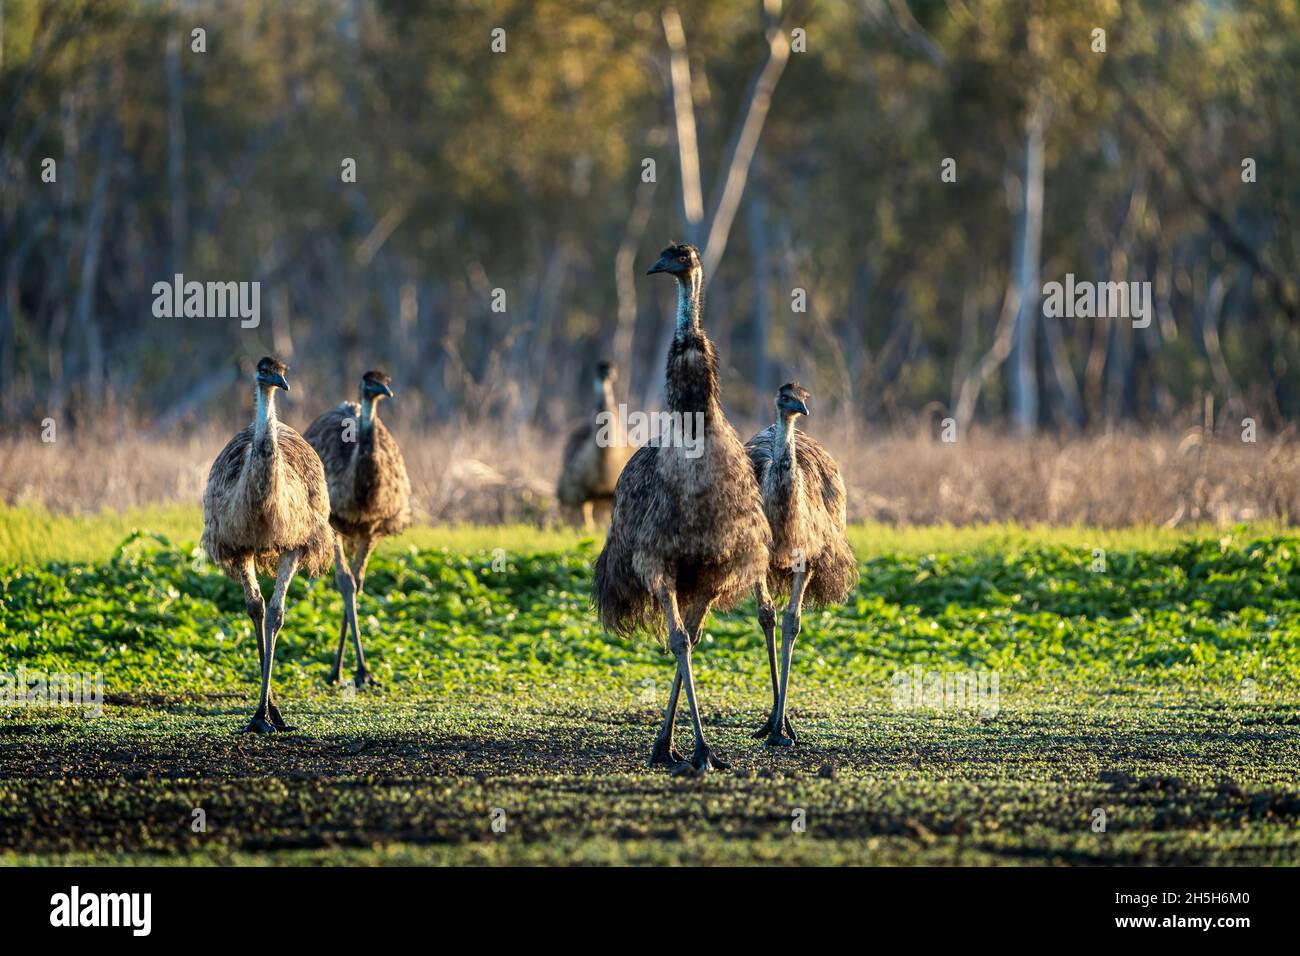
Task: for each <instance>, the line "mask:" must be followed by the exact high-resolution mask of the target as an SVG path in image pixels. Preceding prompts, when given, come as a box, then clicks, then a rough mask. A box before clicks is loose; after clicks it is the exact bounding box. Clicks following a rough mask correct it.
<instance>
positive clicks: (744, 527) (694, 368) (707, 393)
mask: <svg viewBox="0 0 1300 956" xmlns="http://www.w3.org/2000/svg"><path fill="white" fill-rule="evenodd" d="M660 273H662V274H666V275H670V276H672V277H673V279H674V280H676V282H677V314H676V330H675V333H674V335H673V339H672V344H671V346H670V348H669V350H668V357H667V368H666V381H665V390H664V395H665V401H666V407H667V412H668V413H669V416H670V418H671V419H672V420H673V421H686V420H690V421H694V422H697V423H699V427H698V428H697V434H696V435H694V436H693V440H692V441H690V442H683V441H675V440H674V437H675V435H674V434H672V433H670V434H666V435H660V436H657V438H656V440H654V441H650V442H648V443H646V444H644V445H642V446H641V447H640V448H637V449H636V450H635V451H633V450H632V449H630V448H629V447H628V443H627V442H626V440H625V439H624V437H623V433H622V428H621V422H620V420H619V406H618V405H617V404H616V402H615V399H614V384H615V381H616V370H615V368H614V367H613V365H612V364H610V363H608V362H602V363H600V365H599V366H598V367H597V372H596V376H595V381H594V386H595V412H596V418H595V422H593V421H592V420H588V421H586V422H585V423H584V424H583V425H582V426H581V427H579V428H578V429H576V430H575V431H574V433H573V434H572V436H571V437H570V439H569V441H568V443H567V445H566V447H565V450H564V455H563V466H562V472H561V475H560V479H559V482H558V485H557V489H556V496H557V498H558V499H559V501H560V503H561V504H562V505H563V506H565V507H566V508H568V509H570V510H571V511H573V512H574V513H575V514H576V513H577V512H579V511H580V513H581V516H582V520H583V522H584V524H585V525H586V526H587V527H588V528H590V527H593V526H594V520H595V509H596V508H597V507H604V508H608V509H609V530H608V533H607V535H606V538H605V545H604V548H603V549H602V550H601V552H600V556H599V557H598V558H597V560H596V568H595V579H594V582H593V587H592V597H593V602H594V604H595V606H596V609H597V611H598V613H599V616H600V620H601V622H602V623H603V624H604V626H605V627H606V628H608V629H609V630H610V631H613V632H614V633H616V634H619V635H625V636H630V635H632V634H633V633H634V632H638V631H647V632H651V633H655V634H662V635H665V636H666V644H667V649H668V650H669V651H670V652H671V653H672V655H673V658H674V666H675V673H674V677H673V682H672V687H671V689H670V691H669V694H668V703H667V707H666V708H665V711H664V719H663V724H662V726H661V727H660V729H659V732H658V734H657V735H656V736H655V740H654V745H653V747H652V749H651V754H650V765H651V766H655V765H658V764H664V765H666V766H668V767H669V768H670V769H672V770H673V771H674V772H693V773H703V772H705V771H708V770H710V769H720V770H725V769H727V768H728V766H729V765H728V764H727V763H726V761H724V760H723V759H722V758H721V757H720V756H719V755H718V753H717V752H716V751H715V750H714V749H713V748H712V747H711V746H710V745H709V743H708V741H707V740H706V739H705V736H704V725H703V722H702V720H701V717H700V706H699V701H698V698H697V693H696V686H695V676H694V674H695V672H694V657H693V655H694V652H695V651H696V650H697V649H698V646H699V643H700V639H701V636H702V635H703V632H704V623H705V620H706V619H707V617H708V614H709V612H710V611H712V610H715V609H726V608H729V607H732V606H734V605H735V604H736V603H738V602H739V601H740V600H742V599H743V598H744V597H745V596H747V595H748V594H750V593H752V594H753V595H754V598H755V604H756V606H757V611H758V623H759V627H760V628H761V629H762V631H763V635H764V637H765V639H766V642H767V657H768V666H769V671H770V675H771V679H772V706H771V709H770V711H769V712H768V717H767V720H766V721H765V722H764V723H763V725H762V726H761V727H759V728H758V730H757V731H756V732H755V734H754V736H755V737H758V738H762V739H763V740H765V742H766V743H767V744H768V745H769V746H773V747H791V746H794V745H795V743H796V742H797V741H798V736H797V735H796V733H795V729H794V726H793V724H792V723H791V721H790V716H789V714H788V712H787V692H788V689H789V678H790V664H791V655H792V652H793V649H794V644H795V640H796V638H797V637H798V636H799V631H800V617H801V614H802V610H803V607H804V605H805V604H811V605H814V606H825V605H830V604H836V603H841V602H843V601H844V600H846V599H847V597H848V595H849V594H850V593H851V592H852V591H853V589H854V587H855V586H856V585H857V563H856V561H855V559H854V556H853V551H852V550H851V548H850V547H849V544H848V541H847V539H846V537H845V523H846V514H845V492H844V483H843V481H842V480H841V478H840V473H839V468H838V467H837V465H836V464H835V461H834V459H833V458H831V456H830V455H829V454H827V452H826V451H825V449H823V448H822V446H821V445H820V444H818V442H816V441H815V440H814V439H813V438H811V437H810V436H809V435H807V434H806V433H805V432H803V431H801V430H799V429H798V428H796V426H795V422H796V420H797V419H798V418H799V417H800V416H806V415H808V414H809V409H808V401H809V398H810V396H809V393H808V391H807V390H806V389H804V388H802V387H801V386H799V385H798V384H797V383H793V382H792V383H789V384H786V385H783V386H781V388H780V390H779V391H778V392H777V395H776V402H775V413H776V414H775V421H774V424H772V425H770V426H769V427H767V428H766V429H764V430H763V431H761V432H759V433H758V434H757V435H755V436H754V437H753V438H751V439H750V440H749V442H748V443H746V444H741V441H740V438H739V437H738V436H737V434H736V431H735V429H734V428H732V426H731V424H730V422H728V421H727V417H726V415H725V413H724V412H723V409H722V400H721V395H720V391H719V385H718V360H717V354H716V352H715V350H714V347H713V343H712V342H711V341H710V339H709V337H708V335H707V334H706V332H705V330H704V327H703V324H702V320H703V285H704V273H703V268H702V266H701V263H700V254H699V250H697V249H696V248H695V247H694V246H692V245H688V244H680V245H678V244H674V245H670V246H669V247H668V248H666V249H664V250H663V252H662V253H661V254H660V256H659V259H658V261H657V262H656V263H655V264H654V265H653V266H652V267H651V268H650V270H649V272H648V273H647V274H660ZM287 371H288V370H287V368H286V367H285V365H284V364H283V363H282V362H279V361H277V360H276V359H274V358H271V357H267V358H264V359H262V360H261V361H260V362H259V363H258V365H257V372H256V378H255V389H256V391H255V397H256V413H255V417H254V420H253V422H252V424H251V425H249V426H248V427H246V428H244V429H243V430H242V431H240V432H239V433H238V434H237V435H235V437H234V438H232V439H231V440H230V442H229V443H228V444H227V445H226V447H225V448H224V449H223V450H222V451H221V453H220V454H219V455H218V456H217V459H216V461H214V462H213V464H212V470H211V472H210V473H209V475H208V484H207V489H206V491H205V493H204V498H203V512H204V532H203V547H204V549H205V550H206V552H207V554H208V556H209V557H210V558H211V559H212V561H213V562H214V563H216V564H218V565H220V566H221V568H222V569H223V570H224V571H225V572H226V574H227V575H229V576H230V578H231V579H232V580H234V581H236V582H237V583H239V584H240V585H241V586H242V587H243V589H244V595H245V607H246V610H247V612H248V615H249V617H250V618H251V619H252V622H253V630H254V633H255V635H256V638H257V649H258V658H259V660H260V663H261V692H260V696H259V698H258V704H257V709H256V711H255V712H254V714H253V718H252V720H251V721H250V722H249V724H248V726H247V727H246V728H245V729H246V730H247V731H250V732H255V733H274V732H277V731H283V730H287V729H290V728H289V727H288V726H287V725H286V723H285V721H284V718H283V717H282V716H281V714H280V710H279V707H278V706H277V704H276V700H275V693H274V688H273V685H272V681H271V671H272V665H273V663H274V658H275V642H276V637H277V636H278V634H279V632H280V628H281V626H282V625H283V623H284V615H285V600H286V595H287V593H288V589H289V584H290V582H291V580H292V579H293V577H294V575H295V574H296V573H298V572H299V571H301V572H303V573H304V574H307V575H309V576H316V575H319V574H322V573H323V572H324V571H326V570H327V569H328V568H329V566H330V563H331V561H332V562H333V564H334V568H335V584H336V586H337V588H338V590H339V593H340V595H341V596H342V599H343V619H342V621H341V623H340V630H339V643H338V650H337V652H336V654H335V659H334V666H333V669H332V671H331V675H330V680H331V682H337V681H338V680H339V677H340V670H341V667H342V662H343V655H344V651H345V649H346V644H347V638H348V635H349V634H350V635H351V637H352V646H353V649H354V652H355V656H356V673H355V676H354V678H353V682H354V684H355V686H357V687H362V686H365V685H368V684H371V683H373V679H372V677H371V675H370V673H369V671H368V670H367V668H366V663H365V655H364V653H363V650H362V644H361V635H360V628H359V626H358V621H357V607H356V602H357V598H358V596H359V595H360V594H361V589H362V585H363V582H364V580H365V573H366V563H367V561H368V559H369V557H370V553H371V550H372V548H373V546H374V544H375V541H376V539H377V538H379V537H382V536H385V535H393V534H397V533H399V532H400V531H402V530H403V529H404V528H405V527H406V526H407V525H408V524H409V523H410V496H411V486H410V481H409V479H408V478H407V474H406V466H405V464H404V463H403V460H402V454H401V451H400V450H399V448H398V446H397V442H396V441H395V440H394V438H393V436H392V434H391V433H390V432H389V431H388V430H387V429H386V428H385V427H384V425H383V423H382V422H381V421H380V420H379V415H378V406H379V402H380V401H381V400H382V399H384V398H391V397H392V395H393V392H392V389H391V387H390V383H389V379H388V376H386V375H384V374H383V373H382V372H378V371H372V372H367V373H366V374H365V375H364V376H363V377H362V380H361V390H360V395H359V401H357V402H344V403H343V404H341V405H339V406H337V407H335V408H333V409H331V410H330V411H327V412H326V413H324V414H323V415H321V416H320V417H319V418H317V419H316V420H315V421H314V422H312V424H311V426H310V427H308V429H307V431H306V432H305V433H304V434H303V435H299V434H298V433H297V432H296V431H294V430H293V429H292V428H291V427H289V426H288V425H286V424H284V423H282V422H280V421H279V420H278V418H277V417H276V411H275V395H276V392H277V391H278V390H280V389H284V390H286V391H287V390H288V388H289V383H288V381H287V379H286V378H285V374H286V372H287ZM596 422H599V423H600V427H598V426H597V424H596ZM677 437H680V436H677ZM349 554H350V555H351V563H350V564H349V561H348V555H349ZM259 570H260V571H262V572H264V573H265V574H267V575H274V576H275V585H274V588H273V591H272V595H271V599H270V602H269V603H267V602H266V601H265V599H264V598H263V595H262V592H261V590H260V586H259V584H258V579H257V572H258V571H259ZM774 596H778V597H784V598H786V599H787V604H786V607H785V611H784V614H783V615H782V618H781V641H780V654H779V666H778V652H777V641H776V608H775V605H774V604H773V597H774ZM683 690H685V692H686V703H687V708H688V709H689V711H690V718H691V728H692V735H693V747H692V750H691V753H690V755H689V756H684V755H683V754H682V753H681V752H679V751H678V750H677V748H676V747H675V746H674V744H673V730H674V725H675V721H676V715H677V705H678V701H679V697H680V695H681V692H682V691H683Z"/></svg>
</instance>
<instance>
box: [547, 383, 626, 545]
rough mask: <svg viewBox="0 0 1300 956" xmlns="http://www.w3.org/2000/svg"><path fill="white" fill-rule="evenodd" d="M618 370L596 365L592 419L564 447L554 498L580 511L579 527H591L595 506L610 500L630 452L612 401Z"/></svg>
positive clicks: (570, 437)
mask: <svg viewBox="0 0 1300 956" xmlns="http://www.w3.org/2000/svg"><path fill="white" fill-rule="evenodd" d="M617 379H618V369H617V368H616V367H615V365H614V363H613V362H609V361H601V362H599V363H598V364H597V365H596V380H595V385H596V408H595V415H594V416H592V417H591V418H589V419H588V420H587V421H586V422H584V423H583V424H581V425H579V426H578V427H577V428H575V429H574V430H573V433H572V434H571V435H570V436H569V441H568V443H567V444H566V445H565V446H564V459H563V461H564V464H563V466H562V468H561V471H560V480H559V481H558V482H557V483H556V486H555V497H556V498H558V499H559V500H560V504H562V505H565V506H566V507H569V508H581V509H582V523H583V525H584V526H586V527H587V528H592V527H594V526H595V521H594V512H595V508H596V505H607V504H609V503H610V502H612V501H613V500H614V486H615V485H616V484H618V476H619V474H621V473H622V471H623V466H624V465H626V464H627V459H628V457H629V455H631V451H630V450H629V449H628V447H627V436H626V435H624V434H623V421H622V418H621V417H620V415H619V410H618V403H617V402H616V401H615V400H614V382H615V381H617Z"/></svg>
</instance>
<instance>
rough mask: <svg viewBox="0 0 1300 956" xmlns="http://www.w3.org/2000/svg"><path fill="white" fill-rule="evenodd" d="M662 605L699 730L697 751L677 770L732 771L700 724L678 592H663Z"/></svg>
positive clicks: (693, 721) (688, 638) (670, 644)
mask: <svg viewBox="0 0 1300 956" xmlns="http://www.w3.org/2000/svg"><path fill="white" fill-rule="evenodd" d="M659 602H660V604H662V605H663V609H664V619H665V620H667V621H668V648H669V650H671V651H672V652H673V656H674V657H676V658H677V667H678V669H679V670H680V671H681V675H682V686H683V687H684V688H686V703H687V705H688V706H689V707H690V709H691V726H692V728H693V729H694V731H695V750H694V751H693V752H692V753H691V758H690V760H688V761H685V762H684V763H682V764H678V765H677V766H676V767H674V768H673V770H674V771H679V770H685V769H692V770H694V771H695V772H696V773H704V772H706V771H708V770H711V769H717V770H729V769H730V768H731V765H730V764H729V763H727V762H726V761H724V760H723V759H722V758H721V757H719V756H718V755H717V754H716V753H715V752H714V750H713V748H712V747H710V746H709V744H708V742H707V741H706V740H705V739H704V725H703V724H702V723H700V708H699V704H698V702H697V701H696V699H695V677H694V675H693V674H692V672H691V637H692V635H691V634H690V633H688V632H687V630H686V626H685V625H684V624H683V623H682V619H681V615H680V614H679V613H678V610H677V594H676V592H674V591H673V590H672V589H671V588H663V589H661V591H660V592H659ZM705 610H707V607H706V608H705ZM701 619H702V616H701ZM697 629H698V625H697Z"/></svg>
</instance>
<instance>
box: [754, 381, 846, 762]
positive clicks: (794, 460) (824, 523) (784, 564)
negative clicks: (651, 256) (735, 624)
mask: <svg viewBox="0 0 1300 956" xmlns="http://www.w3.org/2000/svg"><path fill="white" fill-rule="evenodd" d="M808 398H809V394H808V390H807V389H805V388H802V387H800V386H799V384H798V383H797V382H790V383H788V384H786V385H782V386H781V389H780V391H778V392H777V395H776V424H774V425H769V426H768V427H767V428H765V429H764V430H763V431H761V432H759V433H758V434H757V435H755V436H754V437H753V438H751V439H750V440H749V442H748V443H746V445H745V451H746V453H747V454H748V455H749V460H750V463H751V464H752V465H753V466H754V477H755V478H757V479H758V486H759V489H760V490H761V491H762V494H763V511H764V513H765V514H766V515H767V521H768V524H769V525H771V527H772V558H771V563H770V564H769V565H768V569H767V581H766V582H764V581H761V580H760V581H759V583H758V584H757V585H755V587H754V598H755V601H756V603H757V604H758V623H759V626H760V627H761V628H762V629H763V636H764V637H766V638H767V663H768V668H769V670H770V671H771V675H772V712H771V713H770V714H769V715H768V718H767V723H765V724H764V725H763V726H762V727H760V728H759V729H758V730H757V731H756V732H755V733H754V736H755V737H766V738H767V744H768V746H771V747H792V746H794V744H795V742H796V741H797V740H798V739H799V738H798V737H797V736H795V732H794V727H793V726H791V724H790V718H789V717H787V716H786V713H785V704H786V687H787V685H788V682H789V678H790V653H791V651H793V650H794V641H795V638H796V637H798V636H799V628H800V615H801V613H802V610H803V602H804V601H808V602H810V603H812V604H813V605H815V606H820V605H825V604H840V603H842V602H844V601H845V600H846V599H847V598H848V596H849V595H850V594H851V593H853V589H854V588H855V587H857V583H858V562H857V559H856V558H855V557H854V555H853V549H852V548H851V547H850V546H849V542H848V539H847V538H846V537H845V535H844V527H845V519H846V506H845V499H846V496H845V493H844V482H843V481H842V480H841V478H840V469H839V467H838V466H837V465H836V464H835V459H833V458H832V457H831V456H830V455H828V454H827V453H826V451H825V449H823V448H822V446H821V445H819V444H818V443H817V441H816V440H815V439H813V438H811V437H809V436H808V435H806V434H804V433H803V432H801V431H799V430H797V429H796V428H795V427H794V421H795V419H796V418H798V417H799V416H800V415H807V414H808ZM769 587H770V588H771V589H772V590H773V591H775V592H776V593H777V594H788V595H790V603H789V604H788V605H787V606H786V609H785V616H784V618H783V619H782V621H781V678H780V680H779V681H778V680H777V673H776V638H775V636H774V634H773V631H774V629H775V627H776V612H775V610H774V608H773V607H772V597H771V594H769V592H768V588H769Z"/></svg>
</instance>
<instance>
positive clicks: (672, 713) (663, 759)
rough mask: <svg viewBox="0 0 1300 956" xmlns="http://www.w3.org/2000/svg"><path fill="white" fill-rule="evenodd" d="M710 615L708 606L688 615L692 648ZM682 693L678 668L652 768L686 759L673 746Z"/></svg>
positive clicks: (698, 640) (670, 633)
mask: <svg viewBox="0 0 1300 956" xmlns="http://www.w3.org/2000/svg"><path fill="white" fill-rule="evenodd" d="M706 613H708V605H707V604H706V605H705V606H704V608H703V609H702V610H698V611H697V609H695V608H692V609H691V610H690V611H688V612H687V614H686V628H687V631H688V632H689V633H690V635H691V646H692V647H694V646H695V645H696V644H698V643H699V642H700V626H701V624H703V622H704V615H705V614H706ZM671 639H672V631H671V629H670V630H669V640H671ZM681 691H682V669H681V667H678V668H677V672H676V674H675V675H674V677H673V689H672V690H671V691H669V693H668V708H667V710H665V711H664V724H663V727H662V728H661V729H660V731H659V735H658V736H657V737H655V745H654V749H653V750H652V751H651V752H650V766H652V767H653V766H655V765H656V764H661V763H662V764H667V765H668V766H675V765H677V764H680V763H682V762H683V761H684V760H685V758H684V757H683V756H682V755H681V754H680V753H679V752H678V751H677V748H676V747H674V746H673V724H674V723H675V721H676V720H677V700H678V698H679V696H680V695H681Z"/></svg>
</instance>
